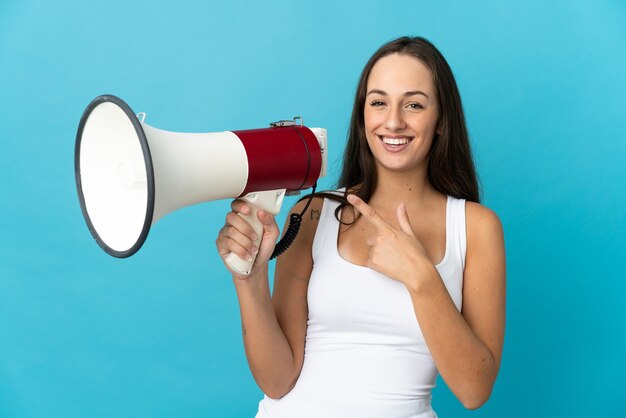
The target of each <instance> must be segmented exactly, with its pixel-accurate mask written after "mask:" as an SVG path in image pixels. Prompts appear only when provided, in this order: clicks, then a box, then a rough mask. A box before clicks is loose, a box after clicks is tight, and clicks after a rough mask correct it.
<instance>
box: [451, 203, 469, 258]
mask: <svg viewBox="0 0 626 418" xmlns="http://www.w3.org/2000/svg"><path fill="white" fill-rule="evenodd" d="M448 199H450V202H449V208H448V212H447V216H449V220H448V222H446V230H447V232H446V240H449V243H450V250H451V251H452V252H453V254H454V259H455V260H458V262H460V265H461V269H462V270H465V253H466V251H467V234H466V229H465V199H457V198H455V197H451V196H449V197H448Z"/></svg>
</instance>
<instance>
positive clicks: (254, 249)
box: [250, 246, 259, 254]
mask: <svg viewBox="0 0 626 418" xmlns="http://www.w3.org/2000/svg"><path fill="white" fill-rule="evenodd" d="M250 252H251V253H252V254H256V253H258V252H259V249H258V248H257V247H256V246H254V247H252V250H250Z"/></svg>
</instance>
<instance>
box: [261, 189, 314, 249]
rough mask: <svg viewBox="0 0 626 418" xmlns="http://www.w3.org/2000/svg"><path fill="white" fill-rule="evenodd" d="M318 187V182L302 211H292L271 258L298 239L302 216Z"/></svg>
mask: <svg viewBox="0 0 626 418" xmlns="http://www.w3.org/2000/svg"><path fill="white" fill-rule="evenodd" d="M316 187H317V183H315V184H314V185H313V191H312V192H311V195H310V196H309V201H308V202H307V203H306V206H304V209H302V212H300V213H292V214H291V216H290V217H289V225H288V226H287V230H286V231H285V234H284V235H283V237H282V238H281V239H280V241H278V243H277V244H276V247H274V252H273V253H272V256H271V257H270V260H273V259H275V258H276V257H278V256H279V255H281V254H282V253H284V252H285V251H287V248H289V246H290V245H291V244H292V243H293V241H294V240H295V239H296V236H297V235H298V231H300V225H301V224H302V216H304V214H305V213H306V210H307V209H308V208H309V205H310V204H311V201H312V200H313V195H314V194H315V188H316Z"/></svg>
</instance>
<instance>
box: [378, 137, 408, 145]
mask: <svg viewBox="0 0 626 418" xmlns="http://www.w3.org/2000/svg"><path fill="white" fill-rule="evenodd" d="M380 138H381V139H382V140H383V142H384V143H385V144H388V145H404V144H408V143H409V138H387V137H385V136H382V137H380Z"/></svg>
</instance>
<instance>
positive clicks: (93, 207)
mask: <svg viewBox="0 0 626 418" xmlns="http://www.w3.org/2000/svg"><path fill="white" fill-rule="evenodd" d="M74 165H75V174H76V187H77V190H78V196H79V200H80V206H81V209H82V213H83V216H84V217H85V221H86V222H87V226H88V227H89V230H90V231H91V234H92V235H93V237H94V238H95V240H96V241H97V243H98V245H100V247H101V248H102V249H103V250H104V251H106V252H107V253H108V254H110V255H112V256H115V257H119V258H124V257H129V256H131V255H133V254H134V253H135V252H137V250H139V248H141V246H142V245H143V243H144V241H145V239H146V237H147V235H148V231H149V230H150V226H151V224H152V217H153V213H154V202H155V184H154V171H153V166H152V158H151V155H150V149H149V146H148V142H147V140H146V136H145V133H144V131H143V129H142V126H141V123H140V122H139V120H138V119H137V116H136V115H135V113H134V112H133V111H132V110H131V108H130V107H129V106H128V105H127V104H126V103H125V102H124V101H123V100H122V99H120V98H118V97H115V96H112V95H102V96H99V97H97V98H95V99H94V100H93V101H92V102H91V103H90V104H89V105H88V106H87V108H86V109H85V112H84V113H83V116H82V118H81V120H80V124H79V127H78V132H77V135H76V148H75V154H74Z"/></svg>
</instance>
